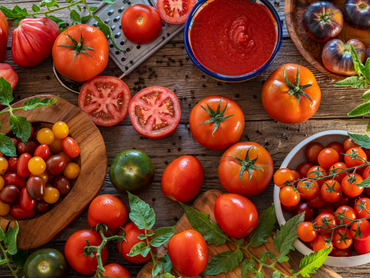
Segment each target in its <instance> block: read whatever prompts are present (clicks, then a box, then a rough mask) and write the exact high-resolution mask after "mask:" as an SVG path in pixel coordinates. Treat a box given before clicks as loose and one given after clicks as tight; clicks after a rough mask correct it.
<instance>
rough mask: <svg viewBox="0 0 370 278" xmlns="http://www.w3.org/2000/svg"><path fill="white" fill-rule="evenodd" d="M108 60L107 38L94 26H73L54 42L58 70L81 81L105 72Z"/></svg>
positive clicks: (54, 59) (54, 55) (55, 61)
mask: <svg viewBox="0 0 370 278" xmlns="http://www.w3.org/2000/svg"><path fill="white" fill-rule="evenodd" d="M108 60H109V46H108V41H107V38H106V37H105V35H104V34H103V32H102V31H100V30H99V29H98V28H95V27H93V26H91V25H87V24H77V25H72V26H71V27H69V28H68V29H67V30H65V31H63V32H62V33H61V34H60V35H59V36H58V37H57V39H56V40H55V42H54V45H53V61H54V65H55V68H56V70H57V71H58V72H60V73H61V74H63V75H64V76H66V77H68V78H70V79H72V80H74V81H77V82H83V81H87V80H89V79H91V78H93V77H95V76H97V75H99V74H100V73H102V72H103V70H104V69H105V68H106V67H107V65H108Z"/></svg>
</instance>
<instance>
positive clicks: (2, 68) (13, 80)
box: [0, 63, 18, 90]
mask: <svg viewBox="0 0 370 278" xmlns="http://www.w3.org/2000/svg"><path fill="white" fill-rule="evenodd" d="M0 77H3V78H4V79H5V80H6V81H8V82H9V83H10V85H11V86H12V89H13V90H14V88H15V86H16V85H17V83H18V74H17V73H16V72H15V71H14V69H13V67H12V66H11V65H8V64H4V63H0Z"/></svg>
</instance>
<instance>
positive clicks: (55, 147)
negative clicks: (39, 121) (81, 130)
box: [49, 138, 63, 153]
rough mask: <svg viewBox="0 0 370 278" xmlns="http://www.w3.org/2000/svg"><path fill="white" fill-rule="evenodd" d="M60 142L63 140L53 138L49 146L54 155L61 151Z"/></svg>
mask: <svg viewBox="0 0 370 278" xmlns="http://www.w3.org/2000/svg"><path fill="white" fill-rule="evenodd" d="M62 140H63V139H59V138H54V141H53V143H51V144H50V145H49V148H50V150H51V151H52V152H54V153H58V152H60V151H62Z"/></svg>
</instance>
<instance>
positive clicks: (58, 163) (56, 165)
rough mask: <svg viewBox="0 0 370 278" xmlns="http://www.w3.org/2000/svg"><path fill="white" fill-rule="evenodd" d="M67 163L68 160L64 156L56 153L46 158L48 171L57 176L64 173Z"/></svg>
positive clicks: (49, 173)
mask: <svg viewBox="0 0 370 278" xmlns="http://www.w3.org/2000/svg"><path fill="white" fill-rule="evenodd" d="M66 165H67V161H66V159H65V158H64V157H63V156H60V155H54V156H52V157H50V158H49V159H48V160H46V173H47V174H48V175H52V176H56V175H59V174H60V173H62V172H63V171H64V169H65V167H66Z"/></svg>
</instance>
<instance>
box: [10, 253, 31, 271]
mask: <svg viewBox="0 0 370 278" xmlns="http://www.w3.org/2000/svg"><path fill="white" fill-rule="evenodd" d="M27 258H28V250H18V252H17V254H15V255H13V256H12V261H13V263H14V264H15V266H16V267H17V268H18V269H22V268H23V266H24V264H25V263H26V261H27Z"/></svg>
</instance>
